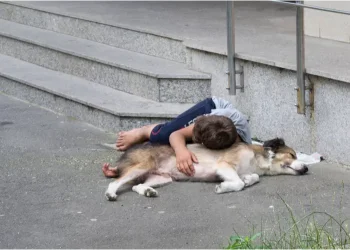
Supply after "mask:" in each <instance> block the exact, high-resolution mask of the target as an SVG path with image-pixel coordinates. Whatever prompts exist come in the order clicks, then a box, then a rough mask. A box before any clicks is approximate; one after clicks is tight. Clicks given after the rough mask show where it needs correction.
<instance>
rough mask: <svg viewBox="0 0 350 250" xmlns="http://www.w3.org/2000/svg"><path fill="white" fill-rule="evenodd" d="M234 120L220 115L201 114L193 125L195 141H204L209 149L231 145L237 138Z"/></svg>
mask: <svg viewBox="0 0 350 250" xmlns="http://www.w3.org/2000/svg"><path fill="white" fill-rule="evenodd" d="M237 136H238V135H237V130H236V127H235V125H234V124H233V122H232V120H231V119H229V118H227V117H225V116H220V115H208V116H201V117H199V118H197V119H196V122H195V124H194V127H193V142H196V143H202V144H203V145H204V146H206V147H207V148H209V149H223V148H228V147H230V146H231V145H232V144H233V143H234V142H235V141H236V139H237Z"/></svg>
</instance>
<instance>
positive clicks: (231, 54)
mask: <svg viewBox="0 0 350 250" xmlns="http://www.w3.org/2000/svg"><path fill="white" fill-rule="evenodd" d="M233 8H234V7H233V1H232V0H227V16H226V21H227V60H228V88H227V89H228V93H229V94H230V95H236V69H235V65H236V63H235V20H234V17H233Z"/></svg>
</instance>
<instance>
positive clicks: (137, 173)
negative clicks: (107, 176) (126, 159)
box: [105, 164, 149, 201]
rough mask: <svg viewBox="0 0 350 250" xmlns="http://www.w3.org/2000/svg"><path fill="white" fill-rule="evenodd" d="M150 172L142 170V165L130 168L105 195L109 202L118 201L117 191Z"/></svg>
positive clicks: (110, 185) (110, 186) (109, 187)
mask: <svg viewBox="0 0 350 250" xmlns="http://www.w3.org/2000/svg"><path fill="white" fill-rule="evenodd" d="M148 171H149V169H146V168H142V167H141V164H137V165H136V166H134V167H132V168H130V169H129V170H128V171H127V172H126V173H124V174H123V175H122V176H121V177H119V178H118V179H117V180H115V181H114V182H112V183H110V184H109V186H108V189H107V191H106V193H105V195H106V198H107V200H109V201H115V200H116V199H117V191H118V189H119V188H120V187H121V186H123V185H124V184H126V183H128V182H129V181H132V180H135V179H136V178H139V177H141V176H143V175H144V174H146V173H147V172H148Z"/></svg>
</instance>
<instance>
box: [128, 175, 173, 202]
mask: <svg viewBox="0 0 350 250" xmlns="http://www.w3.org/2000/svg"><path fill="white" fill-rule="evenodd" d="M172 181H173V180H172V179H171V177H168V176H162V175H149V176H148V178H147V179H146V181H145V182H144V183H143V184H138V185H135V186H133V187H132V190H133V191H135V192H136V193H138V194H141V195H144V196H146V197H156V196H158V192H157V191H156V190H155V189H154V188H153V187H160V186H163V185H165V184H168V183H171V182H172Z"/></svg>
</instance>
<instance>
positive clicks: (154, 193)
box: [144, 188, 158, 197]
mask: <svg viewBox="0 0 350 250" xmlns="http://www.w3.org/2000/svg"><path fill="white" fill-rule="evenodd" d="M144 194H145V196H146V197H157V196H158V192H157V190H154V189H153V188H147V189H146V190H145V193H144Z"/></svg>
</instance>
